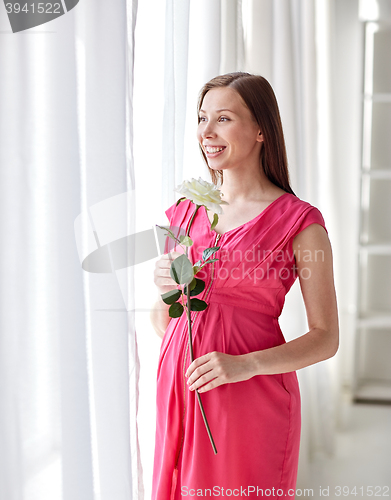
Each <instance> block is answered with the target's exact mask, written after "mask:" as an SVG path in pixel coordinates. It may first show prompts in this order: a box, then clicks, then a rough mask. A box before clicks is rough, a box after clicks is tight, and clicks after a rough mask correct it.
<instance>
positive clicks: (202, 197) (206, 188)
mask: <svg viewBox="0 0 391 500" xmlns="http://www.w3.org/2000/svg"><path fill="white" fill-rule="evenodd" d="M175 191H176V192H177V193H180V194H182V195H183V196H185V197H186V198H187V199H188V200H190V201H192V202H193V203H195V204H196V205H205V207H206V208H207V209H209V210H211V211H212V212H214V213H216V214H222V213H223V209H222V208H221V205H228V203H227V202H226V201H223V200H222V199H221V196H222V195H223V194H222V193H221V192H220V191H219V190H218V189H217V187H216V186H215V185H214V184H212V183H210V182H206V181H204V180H203V179H201V177H199V178H198V181H197V180H196V179H191V180H190V181H183V182H182V184H181V185H180V186H178V187H177V188H176V189H175Z"/></svg>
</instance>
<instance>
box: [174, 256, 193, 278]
mask: <svg viewBox="0 0 391 500" xmlns="http://www.w3.org/2000/svg"><path fill="white" fill-rule="evenodd" d="M170 276H171V278H172V279H173V280H174V281H175V283H178V285H184V284H187V283H190V282H191V281H192V279H193V278H194V272H193V265H192V263H191V262H190V260H189V259H188V258H187V257H186V255H185V254H183V255H180V256H179V257H177V258H176V259H174V260H173V261H172V263H171V268H170Z"/></svg>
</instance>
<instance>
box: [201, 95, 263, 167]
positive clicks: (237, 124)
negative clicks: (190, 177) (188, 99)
mask: <svg viewBox="0 0 391 500" xmlns="http://www.w3.org/2000/svg"><path fill="white" fill-rule="evenodd" d="M260 132H261V131H260V128H259V125H258V124H257V123H256V121H255V120H254V119H253V117H252V115H251V112H250V110H249V109H248V108H247V106H246V105H245V104H244V102H243V100H242V98H241V97H240V95H239V94H238V93H237V92H236V91H235V90H233V89H232V88H230V87H218V88H214V89H211V90H209V92H207V93H206V95H205V97H204V100H203V102H202V106H201V110H200V113H199V125H198V129H197V139H198V141H199V143H200V145H201V147H202V150H203V152H204V153H205V156H206V158H207V160H208V165H209V167H210V168H212V169H213V170H224V169H228V168H248V167H249V166H250V165H252V166H254V165H256V166H259V158H260V152H261V148H262V142H263V136H262V135H261V133H260Z"/></svg>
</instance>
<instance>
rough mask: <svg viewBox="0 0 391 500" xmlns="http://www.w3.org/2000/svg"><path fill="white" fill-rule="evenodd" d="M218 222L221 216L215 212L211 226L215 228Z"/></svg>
mask: <svg viewBox="0 0 391 500" xmlns="http://www.w3.org/2000/svg"><path fill="white" fill-rule="evenodd" d="M218 222H219V216H218V215H217V214H214V216H213V221H212V224H211V226H210V228H211V229H214V228H215V227H216V226H217V223H218Z"/></svg>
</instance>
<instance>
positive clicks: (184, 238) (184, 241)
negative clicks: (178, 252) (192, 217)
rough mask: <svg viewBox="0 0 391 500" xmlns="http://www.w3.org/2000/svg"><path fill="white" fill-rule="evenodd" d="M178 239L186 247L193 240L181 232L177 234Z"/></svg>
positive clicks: (189, 245)
mask: <svg viewBox="0 0 391 500" xmlns="http://www.w3.org/2000/svg"><path fill="white" fill-rule="evenodd" d="M179 241H180V243H181V245H185V246H186V247H191V245H192V244H193V240H192V239H191V238H189V236H185V235H184V234H181V236H179Z"/></svg>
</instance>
